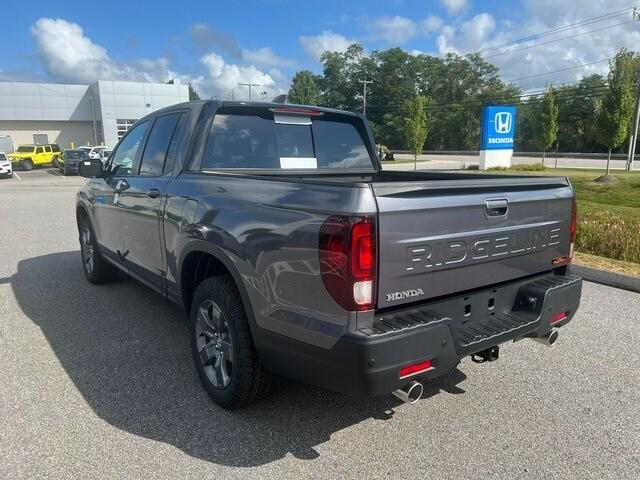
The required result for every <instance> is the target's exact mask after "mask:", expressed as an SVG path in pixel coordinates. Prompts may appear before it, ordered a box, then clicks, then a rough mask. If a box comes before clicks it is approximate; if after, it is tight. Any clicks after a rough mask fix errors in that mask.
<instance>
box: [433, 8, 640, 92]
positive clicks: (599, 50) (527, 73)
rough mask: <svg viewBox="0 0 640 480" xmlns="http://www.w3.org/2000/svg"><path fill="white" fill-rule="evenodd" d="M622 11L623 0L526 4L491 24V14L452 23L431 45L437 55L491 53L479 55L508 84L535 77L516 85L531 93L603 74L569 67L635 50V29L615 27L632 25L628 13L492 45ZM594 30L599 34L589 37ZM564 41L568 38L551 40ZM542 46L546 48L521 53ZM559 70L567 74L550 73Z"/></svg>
mask: <svg viewBox="0 0 640 480" xmlns="http://www.w3.org/2000/svg"><path fill="white" fill-rule="evenodd" d="M626 7H629V5H628V3H627V2H626V0H593V1H591V2H580V3H579V4H578V3H576V2H557V1H556V0H526V2H525V3H524V5H523V6H522V8H521V9H519V11H518V12H517V18H516V17H514V18H506V19H504V20H501V21H500V22H496V21H495V19H494V18H493V17H492V16H491V15H489V14H487V13H483V14H480V15H476V16H475V17H473V18H472V19H470V20H468V21H464V22H460V21H455V22H453V23H451V24H448V25H445V26H443V27H442V28H441V30H440V33H439V35H438V37H437V40H436V43H437V47H438V51H439V52H440V53H441V54H444V53H446V52H449V51H453V52H458V53H461V54H466V53H470V52H476V51H479V50H484V49H487V48H492V50H490V51H485V52H482V55H483V57H484V58H485V59H486V60H487V61H488V62H490V63H493V64H494V65H496V66H498V67H499V68H500V70H501V75H502V78H504V79H505V80H511V79H520V78H521V77H531V76H532V75H540V76H536V77H532V78H525V79H522V80H518V81H517V82H516V83H517V84H518V85H520V86H521V87H523V88H524V89H531V88H534V89H537V88H542V87H544V85H545V84H546V83H547V82H553V83H555V84H559V83H565V82H573V81H576V80H579V79H580V78H582V77H583V76H585V75H590V74H592V73H600V74H604V75H606V73H607V71H608V63H607V62H606V61H603V62H599V63H594V64H592V65H587V66H584V67H580V68H570V67H576V66H579V65H583V64H587V63H592V62H596V61H598V60H602V59H607V58H609V57H612V56H613V55H614V54H615V52H616V51H617V50H618V49H620V48H622V47H626V48H629V49H631V50H637V49H638V48H637V45H638V44H640V32H639V31H638V29H637V24H636V23H634V22H630V23H626V24H624V25H617V24H620V23H624V22H629V21H630V20H632V17H631V9H629V10H628V11H627V12H625V13H621V14H620V15H619V16H615V17H611V18H610V19H608V20H606V19H603V20H601V21H598V22H593V23H590V24H588V25H583V26H579V27H574V28H570V29H568V30H565V31H562V32H559V33H556V34H553V35H547V36H545V37H541V38H537V39H533V40H531V41H528V42H523V43H519V44H517V45H511V46H507V47H501V48H495V47H496V46H497V45H500V44H503V43H506V42H511V41H514V40H518V39H521V38H523V37H527V36H530V35H535V34H539V33H544V32H547V31H549V30H551V29H555V28H559V27H563V26H567V25H570V24H574V23H577V22H580V21H583V20H585V19H589V18H593V17H596V16H598V15H603V14H605V13H607V12H613V11H618V10H622V9H624V8H626ZM596 29H601V30H599V31H597V32H591V31H592V30H596ZM574 35H577V36H574ZM569 36H572V38H566V39H562V40H557V39H559V38H562V37H569ZM554 40H557V41H554ZM544 42H550V43H548V44H546V45H540V46H534V47H532V48H524V47H528V46H533V45H536V44H539V43H544ZM514 50H518V51H514ZM509 52H512V53H509ZM569 68H570V69H569ZM562 69H568V70H564V71H561V72H556V70H562Z"/></svg>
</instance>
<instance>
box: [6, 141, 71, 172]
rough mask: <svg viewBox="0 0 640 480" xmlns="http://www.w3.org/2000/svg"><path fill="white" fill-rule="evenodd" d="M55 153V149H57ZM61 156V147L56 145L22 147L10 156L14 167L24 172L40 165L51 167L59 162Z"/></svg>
mask: <svg viewBox="0 0 640 480" xmlns="http://www.w3.org/2000/svg"><path fill="white" fill-rule="evenodd" d="M56 147H57V149H56V151H54V148H56ZM59 155H60V147H58V146H57V145H55V146H54V147H52V146H51V145H20V146H19V147H18V149H17V150H16V151H15V152H13V153H10V154H9V155H8V157H9V160H11V163H13V164H14V165H18V166H20V168H22V169H23V170H31V169H33V167H36V166H40V165H50V164H53V163H54V161H57V158H58V156H59Z"/></svg>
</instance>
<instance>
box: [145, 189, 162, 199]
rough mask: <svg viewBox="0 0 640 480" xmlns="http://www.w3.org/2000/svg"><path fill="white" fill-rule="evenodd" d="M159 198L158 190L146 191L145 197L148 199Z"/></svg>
mask: <svg viewBox="0 0 640 480" xmlns="http://www.w3.org/2000/svg"><path fill="white" fill-rule="evenodd" d="M159 196H160V190H158V189H157V188H150V189H149V190H148V191H147V197H149V198H158V197H159Z"/></svg>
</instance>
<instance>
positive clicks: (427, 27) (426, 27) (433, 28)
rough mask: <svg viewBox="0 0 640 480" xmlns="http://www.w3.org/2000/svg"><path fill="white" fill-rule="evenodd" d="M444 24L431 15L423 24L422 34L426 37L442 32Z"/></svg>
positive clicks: (438, 18)
mask: <svg viewBox="0 0 640 480" xmlns="http://www.w3.org/2000/svg"><path fill="white" fill-rule="evenodd" d="M443 24H444V21H443V20H442V19H441V18H440V17H436V16H435V15H429V16H428V17H427V18H425V19H424V20H423V21H422V23H421V27H422V32H423V33H425V34H426V35H429V34H431V33H434V32H437V31H438V30H440V28H441V27H442V25H443Z"/></svg>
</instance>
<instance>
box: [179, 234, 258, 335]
mask: <svg viewBox="0 0 640 480" xmlns="http://www.w3.org/2000/svg"><path fill="white" fill-rule="evenodd" d="M177 273H178V275H177V281H178V289H179V292H180V296H181V300H182V305H183V307H184V309H185V311H186V312H187V314H188V313H189V312H190V311H191V301H192V299H193V293H194V292H195V289H196V288H197V286H198V285H199V284H200V282H202V281H203V280H205V279H206V278H209V277H212V276H216V275H228V276H229V277H231V279H232V280H233V283H234V285H235V287H236V289H237V290H238V293H239V294H240V300H241V301H242V306H243V307H244V311H245V314H246V315H247V319H248V320H249V327H250V328H251V332H252V334H253V332H254V331H255V318H254V314H253V309H252V308H251V301H250V299H249V294H248V292H247V290H246V288H245V286H244V284H243V283H242V277H241V275H240V272H239V271H238V269H237V267H236V265H235V264H234V262H233V260H232V259H231V258H230V257H229V256H228V255H227V254H226V253H225V252H224V251H223V250H222V249H221V248H219V247H218V246H216V245H213V244H212V243H209V242H206V241H202V240H196V241H194V242H192V243H190V244H189V245H188V246H187V247H185V249H184V250H183V252H182V255H181V256H180V262H179V264H178V272H177Z"/></svg>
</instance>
